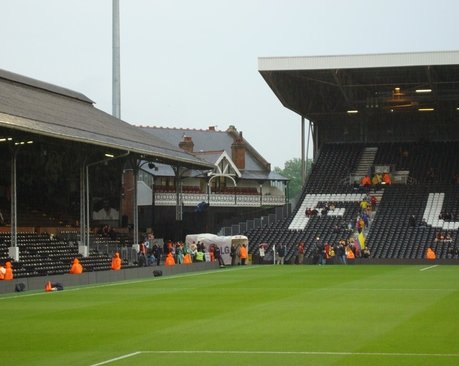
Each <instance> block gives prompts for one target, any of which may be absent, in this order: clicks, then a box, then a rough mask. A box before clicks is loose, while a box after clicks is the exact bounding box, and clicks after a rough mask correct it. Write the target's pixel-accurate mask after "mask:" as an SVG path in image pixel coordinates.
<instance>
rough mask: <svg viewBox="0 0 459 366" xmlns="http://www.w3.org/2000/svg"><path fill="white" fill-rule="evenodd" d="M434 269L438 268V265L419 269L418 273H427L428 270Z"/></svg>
mask: <svg viewBox="0 0 459 366" xmlns="http://www.w3.org/2000/svg"><path fill="white" fill-rule="evenodd" d="M435 267H438V264H435V265H433V266H430V267H425V268H421V269H420V271H427V270H428V269H432V268H435Z"/></svg>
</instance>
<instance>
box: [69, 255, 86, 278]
mask: <svg viewBox="0 0 459 366" xmlns="http://www.w3.org/2000/svg"><path fill="white" fill-rule="evenodd" d="M70 273H71V274H80V273H83V266H82V265H81V263H80V261H79V260H78V258H75V259H74V260H73V264H72V267H71V268H70Z"/></svg>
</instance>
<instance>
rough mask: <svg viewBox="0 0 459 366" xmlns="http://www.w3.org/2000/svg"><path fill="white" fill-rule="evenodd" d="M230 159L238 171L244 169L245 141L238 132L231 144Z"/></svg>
mask: <svg viewBox="0 0 459 366" xmlns="http://www.w3.org/2000/svg"><path fill="white" fill-rule="evenodd" d="M231 154H232V157H231V158H232V159H233V162H234V164H235V165H236V167H237V168H238V169H240V170H244V169H245V141H244V138H243V137H242V132H239V135H238V137H236V139H235V140H234V142H233V143H232V144H231Z"/></svg>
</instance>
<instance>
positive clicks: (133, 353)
mask: <svg viewBox="0 0 459 366" xmlns="http://www.w3.org/2000/svg"><path fill="white" fill-rule="evenodd" d="M141 353H142V352H132V353H128V354H127V355H123V356H119V357H115V358H111V359H110V360H106V361H102V362H99V363H94V364H92V365H90V366H100V365H106V364H109V363H112V362H116V361H119V360H124V359H125V358H129V357H132V356H137V355H139V354H141Z"/></svg>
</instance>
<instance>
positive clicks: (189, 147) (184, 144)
mask: <svg viewBox="0 0 459 366" xmlns="http://www.w3.org/2000/svg"><path fill="white" fill-rule="evenodd" d="M178 146H179V147H180V148H181V149H182V150H185V151H186V152H189V153H193V147H194V143H193V140H192V138H191V136H186V135H185V136H183V140H182V141H180V142H179V145H178Z"/></svg>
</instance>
